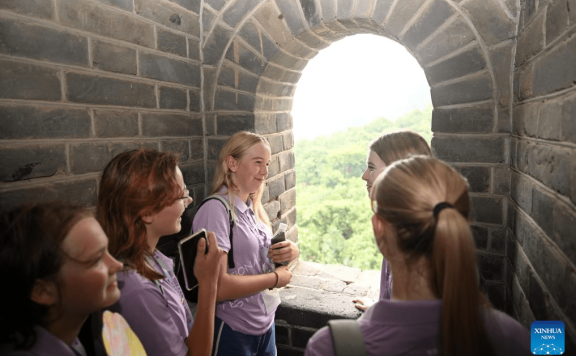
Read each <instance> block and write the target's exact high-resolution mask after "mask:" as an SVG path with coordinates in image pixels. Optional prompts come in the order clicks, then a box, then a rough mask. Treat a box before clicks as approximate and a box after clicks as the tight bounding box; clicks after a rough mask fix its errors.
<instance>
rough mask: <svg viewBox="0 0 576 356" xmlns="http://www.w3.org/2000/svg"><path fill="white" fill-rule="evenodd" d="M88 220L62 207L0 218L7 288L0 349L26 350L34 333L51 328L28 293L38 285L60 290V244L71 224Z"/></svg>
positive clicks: (0, 313) (33, 208)
mask: <svg viewBox="0 0 576 356" xmlns="http://www.w3.org/2000/svg"><path fill="white" fill-rule="evenodd" d="M91 216H92V214H91V213H90V212H89V211H87V210H86V209H84V208H82V207H79V206H76V205H72V204H69V203H64V202H48V203H40V204H34V205H26V206H22V207H19V208H15V209H14V210H12V211H9V212H5V213H3V214H2V215H1V216H0V280H1V281H2V283H4V284H5V285H6V286H9V287H10V289H9V292H8V293H3V300H4V301H3V302H2V303H1V305H0V344H4V343H14V344H15V346H16V347H17V348H29V347H31V346H32V345H34V343H35V342H36V333H35V331H34V327H35V326H37V325H42V326H46V325H47V324H49V323H51V322H52V320H48V319H47V318H48V317H49V311H50V308H51V307H49V306H46V305H41V304H38V303H36V302H34V301H33V300H32V299H31V298H30V295H31V293H32V289H33V287H34V284H35V282H36V280H38V279H47V280H53V281H55V283H56V285H57V286H58V287H59V288H60V287H61V286H60V284H59V283H58V280H57V274H58V272H59V271H60V268H61V267H62V265H63V264H64V260H65V258H64V256H65V254H64V252H63V251H62V249H61V245H62V241H64V238H65V237H66V236H67V235H68V233H69V232H70V230H72V228H73V227H74V225H76V223H78V222H79V221H80V220H82V219H84V218H87V217H91ZM56 318H57V317H56Z"/></svg>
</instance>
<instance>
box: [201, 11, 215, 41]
mask: <svg viewBox="0 0 576 356" xmlns="http://www.w3.org/2000/svg"><path fill="white" fill-rule="evenodd" d="M217 19H218V16H217V15H216V14H214V13H213V12H212V11H211V10H210V8H209V7H204V11H203V12H202V31H203V33H202V35H203V36H204V38H206V36H208V34H209V33H210V30H211V29H212V25H214V22H215V21H216V20H217Z"/></svg>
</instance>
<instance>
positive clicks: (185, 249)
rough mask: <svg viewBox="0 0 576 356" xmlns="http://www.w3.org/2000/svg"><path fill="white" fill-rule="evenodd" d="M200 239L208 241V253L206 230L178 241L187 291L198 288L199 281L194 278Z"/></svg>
mask: <svg viewBox="0 0 576 356" xmlns="http://www.w3.org/2000/svg"><path fill="white" fill-rule="evenodd" d="M200 239H204V240H206V253H208V237H207V235H206V230H204V229H201V230H200V231H198V232H196V233H195V234H192V235H190V236H188V237H185V238H183V239H182V240H180V241H178V252H179V253H180V263H181V264H182V272H183V273H182V274H183V275H184V283H185V284H186V286H185V287H186V289H187V290H192V289H194V288H196V287H198V279H197V278H196V276H194V261H195V260H196V251H197V250H198V242H199V241H200Z"/></svg>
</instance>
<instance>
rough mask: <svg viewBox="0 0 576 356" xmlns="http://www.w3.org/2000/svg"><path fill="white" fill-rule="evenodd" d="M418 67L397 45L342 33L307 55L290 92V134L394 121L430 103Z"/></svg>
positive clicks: (378, 38) (309, 134) (313, 133)
mask: <svg viewBox="0 0 576 356" xmlns="http://www.w3.org/2000/svg"><path fill="white" fill-rule="evenodd" d="M430 102H431V100H430V87H429V86H428V82H427V81H426V77H425V75H424V71H423V70H422V68H421V67H420V65H419V64H418V62H417V61H416V59H415V58H414V57H412V55H411V54H410V53H408V51H406V49H405V48H404V47H403V46H401V45H400V44H398V43H396V42H394V41H392V40H390V39H388V38H385V37H382V36H376V35H355V36H349V37H346V38H344V39H342V40H340V41H338V42H335V43H333V44H332V45H330V47H328V48H325V49H323V50H322V51H321V52H320V53H319V54H318V55H317V56H316V57H314V58H312V60H310V62H309V63H308V65H307V66H306V68H304V71H303V72H302V77H301V78H300V80H299V82H298V86H297V88H296V91H295V93H294V102H293V106H292V116H293V118H294V136H295V139H296V140H298V139H300V138H313V137H316V136H319V135H325V134H327V133H330V132H334V131H337V130H343V129H346V128H347V127H349V126H361V125H364V124H366V123H368V122H371V121H373V120H374V119H376V118H378V117H381V116H383V117H386V118H388V119H390V120H395V119H396V118H398V117H399V116H402V115H403V114H404V113H406V112H408V111H410V110H412V109H415V108H419V109H421V108H424V107H425V106H426V105H427V104H428V103H430Z"/></svg>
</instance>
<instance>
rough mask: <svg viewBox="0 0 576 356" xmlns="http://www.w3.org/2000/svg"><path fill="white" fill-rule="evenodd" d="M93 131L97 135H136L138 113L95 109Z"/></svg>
mask: <svg viewBox="0 0 576 356" xmlns="http://www.w3.org/2000/svg"><path fill="white" fill-rule="evenodd" d="M94 131H95V132H94V133H95V134H96V136H97V137H134V136H138V113H136V112H133V111H116V110H95V111H94Z"/></svg>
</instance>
